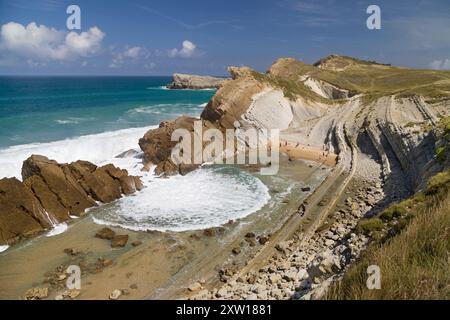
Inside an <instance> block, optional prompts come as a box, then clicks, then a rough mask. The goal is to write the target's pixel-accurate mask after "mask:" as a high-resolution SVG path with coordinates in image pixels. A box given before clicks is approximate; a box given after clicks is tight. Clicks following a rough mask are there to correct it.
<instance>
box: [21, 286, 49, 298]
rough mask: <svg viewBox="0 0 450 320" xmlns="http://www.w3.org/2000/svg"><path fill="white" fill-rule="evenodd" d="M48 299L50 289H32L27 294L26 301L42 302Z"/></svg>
mask: <svg viewBox="0 0 450 320" xmlns="http://www.w3.org/2000/svg"><path fill="white" fill-rule="evenodd" d="M47 297H48V288H47V287H45V288H32V289H29V290H28V291H27V292H26V293H25V300H41V299H45V298H47Z"/></svg>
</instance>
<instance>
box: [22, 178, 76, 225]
mask: <svg viewBox="0 0 450 320" xmlns="http://www.w3.org/2000/svg"><path fill="white" fill-rule="evenodd" d="M23 183H24V185H25V186H26V187H27V188H28V190H30V191H31V192H32V193H33V195H34V196H35V197H36V198H37V199H38V200H39V202H40V204H41V206H42V207H43V208H44V210H45V211H46V212H47V213H51V215H50V214H49V217H50V218H51V219H53V221H52V223H53V224H57V223H61V222H64V221H66V220H68V219H69V218H70V217H69V215H70V212H69V210H68V209H67V208H66V207H65V206H64V205H63V204H62V203H61V202H60V200H59V199H58V197H57V195H56V194H55V193H54V192H53V191H51V190H50V188H49V186H48V185H47V184H46V183H45V181H44V180H43V179H42V178H41V177H40V176H36V175H34V176H31V177H29V178H27V179H25V181H24V182H23Z"/></svg>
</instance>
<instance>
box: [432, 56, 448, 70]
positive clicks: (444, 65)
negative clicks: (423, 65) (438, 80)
mask: <svg viewBox="0 0 450 320" xmlns="http://www.w3.org/2000/svg"><path fill="white" fill-rule="evenodd" d="M430 68H431V69H435V70H450V59H442V60H434V61H433V62H431V63H430Z"/></svg>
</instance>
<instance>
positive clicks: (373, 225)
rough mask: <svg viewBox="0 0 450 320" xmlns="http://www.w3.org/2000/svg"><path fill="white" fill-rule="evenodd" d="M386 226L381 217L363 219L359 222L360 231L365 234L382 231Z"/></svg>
mask: <svg viewBox="0 0 450 320" xmlns="http://www.w3.org/2000/svg"><path fill="white" fill-rule="evenodd" d="M383 227H384V224H383V221H381V219H380V218H370V219H365V220H361V221H360V222H359V224H358V227H357V229H358V231H360V232H363V233H365V234H370V233H372V232H374V231H380V230H382V229H383Z"/></svg>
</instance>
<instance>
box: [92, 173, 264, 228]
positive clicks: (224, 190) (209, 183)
mask: <svg viewBox="0 0 450 320" xmlns="http://www.w3.org/2000/svg"><path fill="white" fill-rule="evenodd" d="M142 180H143V181H144V184H145V185H146V186H147V187H146V188H145V189H144V190H143V191H141V192H139V193H137V194H135V195H133V196H129V197H126V198H123V199H121V200H120V201H118V202H117V203H116V205H115V206H114V207H112V208H111V207H108V208H107V210H104V212H101V210H100V212H98V213H96V214H95V216H94V221H95V222H96V223H98V224H105V225H112V226H121V227H124V228H127V229H130V230H135V231H140V230H158V231H167V230H170V231H185V230H197V229H205V228H210V227H216V226H220V225H223V224H225V223H227V222H228V221H229V220H230V219H233V220H234V219H239V218H243V217H245V216H247V215H249V214H251V213H253V212H255V211H257V210H258V209H260V208H261V207H263V206H264V205H265V204H266V203H267V202H268V200H269V199H270V195H269V192H268V189H267V187H266V186H265V185H264V184H263V183H262V182H261V181H260V180H259V179H257V178H255V177H253V176H252V175H250V174H249V173H246V172H242V171H240V170H238V169H236V168H232V167H202V168H201V169H199V170H196V171H194V172H191V173H189V174H188V175H186V176H175V177H171V178H170V179H160V178H155V177H154V176H152V175H151V174H148V175H145V176H143V177H142Z"/></svg>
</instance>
